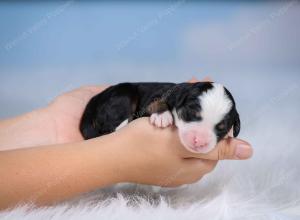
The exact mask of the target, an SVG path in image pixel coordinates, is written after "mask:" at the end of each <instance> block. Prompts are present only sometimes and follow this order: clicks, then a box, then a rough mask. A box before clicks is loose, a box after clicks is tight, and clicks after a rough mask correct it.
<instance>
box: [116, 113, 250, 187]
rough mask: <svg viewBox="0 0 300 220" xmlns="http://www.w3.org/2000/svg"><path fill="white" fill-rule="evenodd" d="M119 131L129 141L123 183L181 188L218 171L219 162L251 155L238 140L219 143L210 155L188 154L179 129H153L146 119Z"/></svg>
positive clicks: (245, 157) (247, 145)
mask: <svg viewBox="0 0 300 220" xmlns="http://www.w3.org/2000/svg"><path fill="white" fill-rule="evenodd" d="M118 132H119V135H120V136H119V137H121V138H123V140H125V141H126V144H124V145H123V146H121V149H120V151H122V153H121V154H122V159H121V164H122V169H123V172H122V173H123V174H124V175H125V176H124V178H123V181H124V182H135V183H141V184H149V185H159V186H167V187H174V186H179V185H182V184H187V183H193V182H196V181H198V180H199V179H201V178H202V177H203V176H204V175H206V174H207V173H209V172H211V171H212V170H213V169H214V168H215V166H216V164H217V162H218V160H223V159H233V160H243V159H248V158H250V157H251V155H252V148H251V146H250V145H249V144H248V143H247V142H245V141H243V140H239V139H235V138H227V139H224V140H222V141H220V142H219V143H218V144H217V146H216V148H215V149H214V150H213V151H211V152H209V153H207V154H195V153H191V152H188V151H187V150H186V149H185V148H184V147H183V146H182V144H181V142H180V140H179V137H178V134H177V130H176V128H174V127H168V128H164V129H161V128H157V127H154V126H151V124H150V123H149V121H148V120H147V118H140V119H137V120H134V121H133V122H131V123H130V124H128V125H127V126H126V127H124V128H122V129H120V130H118V131H117V133H118ZM127 143H129V144H127Z"/></svg>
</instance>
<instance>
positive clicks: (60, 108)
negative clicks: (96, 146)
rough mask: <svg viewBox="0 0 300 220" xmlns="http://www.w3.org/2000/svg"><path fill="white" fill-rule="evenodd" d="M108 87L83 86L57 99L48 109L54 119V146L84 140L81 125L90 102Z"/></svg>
mask: <svg viewBox="0 0 300 220" xmlns="http://www.w3.org/2000/svg"><path fill="white" fill-rule="evenodd" d="M105 88H107V86H83V87H80V88H78V89H75V90H72V91H70V92H67V93H64V94H62V95H60V96H58V97H57V98H55V99H54V100H53V101H52V102H51V103H50V104H49V106H48V107H47V108H46V111H47V114H48V115H49V116H50V117H51V118H52V119H53V120H52V121H53V123H54V126H53V127H54V129H55V138H54V139H55V141H54V144H60V143H69V142H75V141H81V140H83V137H82V135H81V133H80V131H79V123H80V119H81V116H82V114H83V111H84V109H85V107H86V105H87V103H88V101H89V100H90V99H91V98H92V97H93V96H94V95H96V94H98V93H100V92H101V91H103V90H104V89H105Z"/></svg>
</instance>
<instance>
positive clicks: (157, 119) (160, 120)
mask: <svg viewBox="0 0 300 220" xmlns="http://www.w3.org/2000/svg"><path fill="white" fill-rule="evenodd" d="M150 123H151V124H153V125H155V126H156V127H159V128H165V127H168V126H170V125H172V124H173V116H172V114H171V112H169V111H165V112H163V113H153V114H152V115H151V116H150Z"/></svg>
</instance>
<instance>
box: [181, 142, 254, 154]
mask: <svg viewBox="0 0 300 220" xmlns="http://www.w3.org/2000/svg"><path fill="white" fill-rule="evenodd" d="M252 154H253V149H252V147H251V145H250V144H249V143H247V142H246V141H243V140H240V139H237V138H230V137H228V138H225V139H223V140H221V141H220V142H219V143H218V144H217V146H216V147H215V148H214V149H213V150H212V151H210V152H208V153H207V154H195V153H188V155H186V156H185V158H186V157H194V158H200V159H207V160H225V159H226V160H245V159H249V158H250V157H251V156H252Z"/></svg>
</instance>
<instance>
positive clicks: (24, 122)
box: [0, 108, 55, 150]
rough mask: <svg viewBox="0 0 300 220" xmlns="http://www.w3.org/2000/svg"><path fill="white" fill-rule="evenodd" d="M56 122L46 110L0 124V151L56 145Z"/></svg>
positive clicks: (36, 111)
mask: <svg viewBox="0 0 300 220" xmlns="http://www.w3.org/2000/svg"><path fill="white" fill-rule="evenodd" d="M54 128H55V127H54V122H53V120H52V119H51V117H50V115H49V114H48V113H47V109H46V108H42V109H38V110H34V111H32V112H29V113H25V114H23V115H20V116H17V117H14V118H10V119H5V120H2V121H1V122H0V150H9V149H16V148H23V147H31V146H38V145H50V144H54V143H55V130H54Z"/></svg>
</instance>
